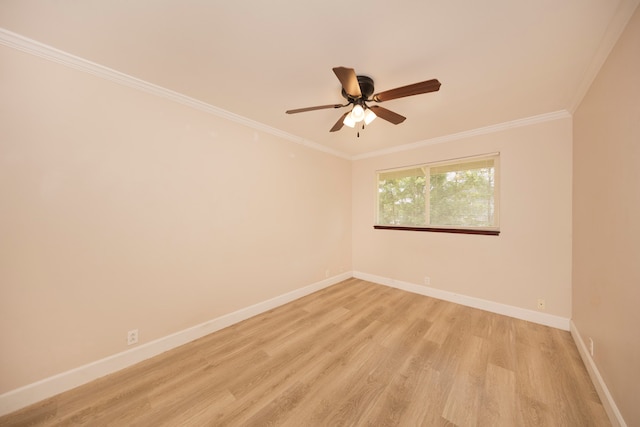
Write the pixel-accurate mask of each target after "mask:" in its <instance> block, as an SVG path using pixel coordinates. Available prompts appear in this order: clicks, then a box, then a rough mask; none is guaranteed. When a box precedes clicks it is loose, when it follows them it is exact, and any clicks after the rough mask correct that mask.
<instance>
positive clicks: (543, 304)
mask: <svg viewBox="0 0 640 427" xmlns="http://www.w3.org/2000/svg"><path fill="white" fill-rule="evenodd" d="M546 309H547V303H546V302H545V301H544V300H543V299H542V298H540V299H538V310H540V311H544V310H546Z"/></svg>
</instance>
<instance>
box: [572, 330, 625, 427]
mask: <svg viewBox="0 0 640 427" xmlns="http://www.w3.org/2000/svg"><path fill="white" fill-rule="evenodd" d="M571 336H572V337H573V340H574V341H575V343H576V347H578V352H579V353H580V357H582V361H583V362H584V365H585V366H586V368H587V372H588V373H589V377H591V382H592V383H593V385H594V386H595V388H596V392H597V393H598V396H599V397H600V401H601V402H602V406H604V410H605V411H606V412H607V415H608V416H609V421H611V425H612V426H613V427H627V423H625V421H624V418H622V414H621V413H620V410H619V409H618V406H617V405H616V402H615V401H614V400H613V396H611V393H610V392H609V388H608V387H607V384H605V382H604V379H602V375H600V371H599V370H598V367H597V366H596V363H595V361H594V360H593V358H592V357H591V354H590V353H589V350H588V349H587V346H586V344H585V343H584V340H583V339H582V335H580V332H579V331H578V327H577V326H576V324H575V323H574V322H573V320H572V321H571Z"/></svg>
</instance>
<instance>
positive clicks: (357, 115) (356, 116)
mask: <svg viewBox="0 0 640 427" xmlns="http://www.w3.org/2000/svg"><path fill="white" fill-rule="evenodd" d="M350 115H351V118H352V119H353V120H354V121H355V122H356V123H357V122H361V121H362V120H364V108H362V105H356V106H354V107H353V110H351V114H350Z"/></svg>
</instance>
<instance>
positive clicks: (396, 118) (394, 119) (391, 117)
mask: <svg viewBox="0 0 640 427" xmlns="http://www.w3.org/2000/svg"><path fill="white" fill-rule="evenodd" d="M369 109H370V110H371V111H373V112H374V113H375V114H376V116H378V117H380V118H381V119H384V120H386V121H388V122H391V123H393V124H394V125H399V124H400V123H402V122H404V121H405V120H406V119H407V118H406V117H405V116H401V115H400V114H398V113H394V112H393V111H391V110H387V109H386V108H382V107H380V106H379V105H374V106H373V107H369Z"/></svg>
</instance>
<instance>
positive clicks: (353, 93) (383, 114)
mask: <svg viewBox="0 0 640 427" xmlns="http://www.w3.org/2000/svg"><path fill="white" fill-rule="evenodd" d="M333 72H334V74H335V75H336V77H337V78H338V80H340V83H341V84H342V96H343V97H344V98H345V99H346V100H347V101H348V102H347V103H346V104H344V105H342V104H329V105H319V106H316V107H306V108H298V109H295V110H287V111H286V113H287V114H296V113H304V112H307V111H314V110H322V109H326V108H342V107H348V106H349V105H353V108H352V109H351V111H350V112H348V113H344V114H343V115H342V116H341V117H340V119H338V121H337V122H336V123H335V124H334V125H333V127H332V128H331V129H330V130H329V132H336V131H338V130H340V129H342V126H343V125H346V126H348V127H351V128H353V127H355V125H356V123H360V122H362V121H364V124H365V125H368V124H369V123H371V122H372V121H373V120H374V119H375V118H376V117H380V118H382V119H383V120H386V121H388V122H390V123H393V124H394V125H397V124H400V123H402V122H403V121H405V119H406V117H404V116H401V115H400V114H398V113H394V112H393V111H391V110H387V109H386V108H383V107H380V106H378V105H374V106H372V107H369V106H368V105H367V102H384V101H390V100H392V99H398V98H404V97H407V96H413V95H420V94H422V93H429V92H436V91H438V90H440V82H439V81H438V80H437V79H431V80H426V81H424V82H420V83H414V84H411V85H407V86H402V87H399V88H395V89H391V90H387V91H384V92H380V93H376V94H375V95H374V94H373V93H374V91H375V89H374V85H373V79H372V78H371V77H367V76H358V75H356V72H355V70H354V69H353V68H346V67H335V68H334V69H333ZM363 126H364V125H363ZM358 136H360V135H359V134H358Z"/></svg>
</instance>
